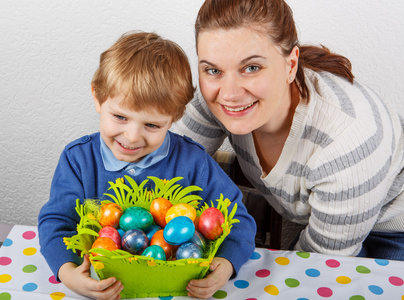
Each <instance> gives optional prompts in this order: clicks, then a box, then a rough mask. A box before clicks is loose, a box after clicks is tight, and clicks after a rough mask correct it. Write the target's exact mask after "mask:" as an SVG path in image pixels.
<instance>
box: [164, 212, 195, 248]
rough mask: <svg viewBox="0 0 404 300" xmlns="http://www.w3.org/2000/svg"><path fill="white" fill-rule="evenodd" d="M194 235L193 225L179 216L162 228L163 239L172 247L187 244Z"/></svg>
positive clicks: (190, 221) (188, 219)
mask: <svg viewBox="0 0 404 300" xmlns="http://www.w3.org/2000/svg"><path fill="white" fill-rule="evenodd" d="M194 233H195V225H194V223H193V222H192V220H191V219H190V218H188V217H184V216H179V217H176V218H174V219H172V220H171V221H170V222H168V223H167V225H166V227H165V228H164V233H163V234H164V239H165V240H166V242H167V243H169V244H172V245H181V244H183V243H185V242H188V241H189V240H190V239H191V238H192V236H193V235H194Z"/></svg>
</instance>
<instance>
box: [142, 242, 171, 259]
mask: <svg viewBox="0 0 404 300" xmlns="http://www.w3.org/2000/svg"><path fill="white" fill-rule="evenodd" d="M142 255H143V256H146V257H153V258H154V259H158V260H166V254H165V253H164V250H163V248H161V247H160V246H159V245H152V246H149V247H147V248H146V249H145V250H144V251H143V253H142Z"/></svg>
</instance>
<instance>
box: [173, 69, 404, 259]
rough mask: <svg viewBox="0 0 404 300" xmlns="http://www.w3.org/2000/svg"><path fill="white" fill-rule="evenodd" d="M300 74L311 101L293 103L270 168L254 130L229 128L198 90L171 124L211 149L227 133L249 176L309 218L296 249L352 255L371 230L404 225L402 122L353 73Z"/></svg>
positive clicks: (297, 216)
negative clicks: (284, 136)
mask: <svg viewBox="0 0 404 300" xmlns="http://www.w3.org/2000/svg"><path fill="white" fill-rule="evenodd" d="M305 75H306V83H307V85H308V87H309V90H310V101H309V102H308V103H307V102H306V101H301V102H300V104H299V105H298V106H297V108H296V112H295V115H294V118H293V124H292V128H291V130H290V133H289V136H288V138H287V140H286V143H285V145H284V148H283V151H282V154H281V156H280V157H279V160H278V162H277V164H276V165H275V167H274V168H273V169H272V170H271V172H270V173H269V174H264V173H263V170H262V168H261V167H260V164H259V159H258V157H257V155H256V151H255V147H254V142H253V138H252V134H247V135H234V134H231V133H230V132H228V131H226V129H225V128H224V127H223V125H222V124H220V123H219V122H218V121H217V120H216V119H215V118H214V117H213V115H212V114H211V113H210V112H209V109H208V108H207V106H206V104H205V102H204V100H203V98H202V96H201V95H200V92H199V91H198V92H197V94H196V96H195V98H194V99H193V101H192V102H191V103H190V104H189V105H188V107H187V110H186V114H185V116H184V117H183V118H182V119H181V120H180V121H178V122H177V123H176V124H175V125H174V126H173V128H172V130H173V131H175V132H177V133H180V134H184V135H187V136H189V137H191V138H192V139H193V140H195V141H197V142H199V143H201V144H202V145H203V146H204V147H205V148H206V150H207V151H208V152H209V153H211V154H213V153H214V152H215V151H216V150H217V149H218V148H219V147H220V145H221V144H222V142H223V140H224V139H225V138H226V137H227V136H228V138H229V141H230V143H231V145H232V147H233V149H234V151H235V152H236V154H237V158H238V160H239V163H240V166H241V168H242V170H243V172H244V174H245V175H246V177H247V178H248V179H249V180H250V182H251V183H252V184H253V185H254V186H255V187H256V188H257V189H258V190H259V191H261V192H262V194H263V195H264V196H265V198H266V199H267V200H268V202H269V203H270V204H271V205H272V206H273V207H274V208H275V209H276V210H277V212H278V213H279V214H281V215H282V216H283V217H284V218H287V219H289V220H291V221H293V222H297V223H300V224H306V225H307V226H306V227H305V229H304V230H303V231H302V233H301V235H300V239H299V241H298V243H297V244H296V247H295V248H296V250H300V251H309V252H319V253H327V254H335V255H357V254H358V253H359V251H360V249H361V245H362V242H363V240H364V239H365V238H366V236H367V235H368V234H369V232H370V231H372V230H374V231H390V232H394V231H401V232H403V231H404V194H403V193H402V192H403V186H404V173H403V167H404V140H403V137H404V136H403V123H404V122H402V121H401V120H400V117H399V115H398V114H397V112H396V110H395V109H394V108H393V107H391V106H390V104H389V103H388V102H386V101H382V100H381V99H380V98H379V97H378V96H377V95H376V94H375V93H374V92H373V91H372V90H370V89H369V88H367V87H365V86H363V85H362V84H360V83H358V82H357V81H355V82H354V84H353V85H352V84H351V83H349V82H348V81H346V80H344V79H342V78H339V77H336V76H334V75H332V74H330V73H326V72H321V73H316V72H313V71H311V70H305Z"/></svg>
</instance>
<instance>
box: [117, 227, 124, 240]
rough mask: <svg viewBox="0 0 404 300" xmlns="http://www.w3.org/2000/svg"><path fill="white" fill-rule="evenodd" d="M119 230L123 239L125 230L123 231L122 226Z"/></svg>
mask: <svg viewBox="0 0 404 300" xmlns="http://www.w3.org/2000/svg"><path fill="white" fill-rule="evenodd" d="M118 232H119V235H120V236H121V240H122V237H123V235H124V234H125V231H123V229H122V228H118Z"/></svg>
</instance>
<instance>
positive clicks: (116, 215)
mask: <svg viewBox="0 0 404 300" xmlns="http://www.w3.org/2000/svg"><path fill="white" fill-rule="evenodd" d="M122 213H123V211H122V208H121V207H120V206H119V205H118V204H116V203H107V204H105V205H103V206H102V207H101V210H100V214H99V219H98V221H99V222H100V225H101V226H102V227H104V226H112V227H115V228H118V227H119V219H120V218H121V216H122Z"/></svg>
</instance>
